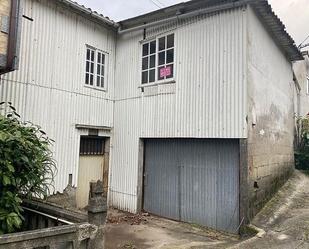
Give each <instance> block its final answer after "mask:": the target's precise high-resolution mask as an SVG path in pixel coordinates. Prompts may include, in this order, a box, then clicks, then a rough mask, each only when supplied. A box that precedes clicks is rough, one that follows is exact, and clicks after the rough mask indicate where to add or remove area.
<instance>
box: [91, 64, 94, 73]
mask: <svg viewBox="0 0 309 249" xmlns="http://www.w3.org/2000/svg"><path fill="white" fill-rule="evenodd" d="M90 72H91V73H93V72H94V63H91V69H90Z"/></svg>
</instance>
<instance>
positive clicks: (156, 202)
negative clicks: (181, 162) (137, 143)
mask: <svg viewBox="0 0 309 249" xmlns="http://www.w3.org/2000/svg"><path fill="white" fill-rule="evenodd" d="M170 146H171V148H175V147H174V146H173V145H172V144H170V145H168V144H166V143H162V142H160V141H159V140H158V141H157V142H156V143H149V144H147V145H146V150H145V160H146V161H145V165H147V166H146V167H147V170H145V177H144V182H145V184H144V186H145V187H144V209H145V210H148V211H149V212H151V213H153V214H158V215H160V216H163V217H167V218H170V219H175V220H177V219H179V196H178V193H179V190H178V188H179V182H178V181H179V178H178V175H175V172H178V166H177V161H175V158H174V155H175V152H174V151H170V150H169V147H170ZM162 158H164V161H165V163H162V161H161V159H162ZM162 182H164V183H165V184H162Z"/></svg>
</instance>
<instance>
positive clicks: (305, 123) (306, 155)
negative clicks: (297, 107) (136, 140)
mask: <svg viewBox="0 0 309 249" xmlns="http://www.w3.org/2000/svg"><path fill="white" fill-rule="evenodd" d="M298 130H299V132H298V134H299V139H298V144H297V149H296V152H295V164H296V168H297V169H300V170H309V116H306V117H305V118H301V119H299V120H298Z"/></svg>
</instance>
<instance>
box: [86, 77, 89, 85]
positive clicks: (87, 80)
mask: <svg viewBox="0 0 309 249" xmlns="http://www.w3.org/2000/svg"><path fill="white" fill-rule="evenodd" d="M85 83H86V84H87V85H88V84H89V74H86V79H85Z"/></svg>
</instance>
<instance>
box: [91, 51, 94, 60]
mask: <svg viewBox="0 0 309 249" xmlns="http://www.w3.org/2000/svg"><path fill="white" fill-rule="evenodd" d="M91 61H94V51H91Z"/></svg>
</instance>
